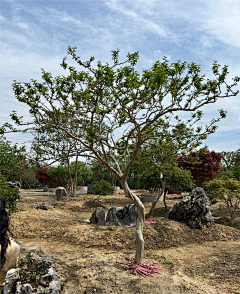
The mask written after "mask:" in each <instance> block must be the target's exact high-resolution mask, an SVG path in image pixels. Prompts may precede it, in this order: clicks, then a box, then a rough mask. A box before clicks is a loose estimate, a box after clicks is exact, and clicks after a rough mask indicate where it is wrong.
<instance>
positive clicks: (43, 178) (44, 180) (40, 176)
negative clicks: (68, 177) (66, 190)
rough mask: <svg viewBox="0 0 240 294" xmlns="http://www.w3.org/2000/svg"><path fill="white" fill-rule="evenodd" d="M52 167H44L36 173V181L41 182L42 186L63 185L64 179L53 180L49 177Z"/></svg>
mask: <svg viewBox="0 0 240 294" xmlns="http://www.w3.org/2000/svg"><path fill="white" fill-rule="evenodd" d="M52 168H53V167H52V166H43V167H40V168H39V169H38V171H37V172H36V179H37V180H38V181H39V183H40V184H44V185H46V184H54V183H55V184H56V183H61V180H62V179H59V178H52V177H50V176H48V174H47V173H48V171H49V170H50V169H52Z"/></svg>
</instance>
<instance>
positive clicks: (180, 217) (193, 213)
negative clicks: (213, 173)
mask: <svg viewBox="0 0 240 294" xmlns="http://www.w3.org/2000/svg"><path fill="white" fill-rule="evenodd" d="M168 218H169V219H172V220H175V221H179V222H185V223H186V224H187V225H188V226H189V227H190V228H192V229H202V227H203V226H204V225H206V226H207V227H209V226H211V225H212V224H213V223H214V220H213V217H212V213H211V211H210V208H209V205H208V198H207V196H206V194H205V192H204V190H203V188H200V187H198V188H196V189H194V190H193V191H192V192H191V193H190V195H189V196H186V197H184V198H183V199H182V200H181V201H180V202H179V203H176V204H174V205H173V207H172V208H171V209H170V210H169V212H168Z"/></svg>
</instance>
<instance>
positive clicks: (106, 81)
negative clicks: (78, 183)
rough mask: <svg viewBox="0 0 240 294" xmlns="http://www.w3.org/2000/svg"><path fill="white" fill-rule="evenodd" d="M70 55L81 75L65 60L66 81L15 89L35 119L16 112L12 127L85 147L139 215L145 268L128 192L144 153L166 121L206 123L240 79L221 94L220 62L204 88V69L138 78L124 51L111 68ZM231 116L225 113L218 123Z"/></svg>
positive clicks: (183, 66)
mask: <svg viewBox="0 0 240 294" xmlns="http://www.w3.org/2000/svg"><path fill="white" fill-rule="evenodd" d="M68 54H69V55H70V56H72V58H73V59H74V60H75V61H76V63H77V65H78V66H79V67H80V68H81V70H77V69H76V68H75V67H73V66H69V65H68V64H67V61H66V57H65V58H64V59H63V62H62V64H61V66H62V67H63V68H64V69H67V70H68V71H69V74H68V75H67V76H57V77H55V78H54V77H53V76H52V75H51V74H50V73H48V72H46V71H44V70H42V79H43V81H42V82H37V81H36V80H31V82H30V83H23V84H22V83H19V82H16V81H15V82H14V84H13V90H14V93H15V96H16V98H17V99H18V101H20V102H23V103H26V104H27V105H28V106H29V107H30V114H31V115H32V117H33V119H32V121H30V122H27V123H26V122H24V120H23V118H20V117H18V116H17V114H16V113H15V112H13V114H12V119H13V120H14V121H15V123H17V124H18V125H19V126H22V128H20V130H25V129H34V130H36V131H43V130H45V129H48V130H51V131H52V132H53V133H54V132H55V131H56V130H58V131H62V132H64V133H65V134H66V136H68V137H69V138H71V139H73V140H76V141H77V142H79V144H81V146H83V148H84V149H85V151H84V152H85V155H86V156H88V157H89V158H93V159H95V160H97V161H98V162H100V163H101V164H102V165H104V166H106V167H107V168H108V169H109V170H110V171H111V172H112V173H113V174H115V176H116V178H117V179H118V180H119V181H120V183H121V185H122V188H123V189H124V191H125V196H126V197H128V198H130V199H131V200H132V202H133V203H134V204H135V205H136V207H137V209H138V219H137V224H136V231H135V236H136V240H137V250H136V255H135V261H137V262H141V261H142V258H143V249H144V239H143V223H144V217H145V208H144V205H143V204H142V202H141V201H140V199H139V198H138V197H137V196H136V195H135V194H134V193H133V192H132V191H131V190H130V189H129V186H128V184H127V176H128V173H129V170H130V167H131V165H132V164H133V162H134V160H135V158H136V156H137V153H138V151H139V150H140V148H141V146H142V145H143V144H144V143H146V142H148V141H149V140H158V139H159V138H162V136H163V134H162V132H161V131H159V132H154V130H155V129H158V130H161V128H164V127H165V119H166V118H165V116H169V115H170V114H173V113H179V112H180V113H181V112H187V113H191V112H192V115H193V116H195V115H201V112H199V111H200V110H199V109H200V108H201V107H202V106H204V105H207V104H211V103H215V102H216V101H217V99H218V98H224V97H230V96H236V95H237V93H238V91H234V90H233V88H234V86H236V85H237V83H238V82H239V80H240V79H239V78H237V77H236V78H234V80H233V83H232V84H231V85H227V86H226V92H225V93H223V94H222V92H221V91H222V90H221V88H222V86H223V85H225V84H226V82H225V80H226V76H227V74H228V68H227V66H224V67H223V68H222V69H221V68H220V65H218V64H217V62H214V63H213V67H212V69H213V74H214V78H213V79H212V80H209V79H208V80H205V77H204V75H201V74H200V73H201V69H200V66H198V65H196V64H194V63H190V64H187V63H186V62H181V61H177V62H174V63H171V64H170V63H169V61H168V60H167V59H166V58H163V60H162V61H156V62H155V63H154V64H153V66H152V67H151V68H150V69H146V70H144V71H143V72H142V74H140V73H139V72H138V71H137V70H136V64H137V61H138V58H139V54H138V52H136V53H133V54H128V55H127V60H126V61H125V62H119V50H115V51H112V59H113V65H110V64H109V63H106V64H102V63H101V62H100V61H99V62H97V65H96V67H94V66H93V65H92V62H93V61H94V57H91V58H90V60H89V61H86V62H83V61H82V60H81V58H80V57H78V56H77V55H76V48H75V47H69V48H68ZM225 116H226V114H225V112H224V111H223V110H220V118H223V117H225ZM220 118H217V119H213V120H212V121H211V122H210V123H209V125H208V126H206V130H207V131H208V132H214V131H215V130H216V122H217V121H218V120H219V119H220ZM7 127H10V130H11V131H15V130H17V128H14V127H12V126H10V125H8V124H7V125H5V126H3V128H7ZM206 130H204V132H205V131H206ZM200 133H201V130H200V129H199V134H200ZM112 162H113V163H114V165H113V164H112ZM122 162H124V164H123V165H120V163H122Z"/></svg>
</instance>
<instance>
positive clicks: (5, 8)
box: [0, 0, 240, 151]
mask: <svg viewBox="0 0 240 294" xmlns="http://www.w3.org/2000/svg"><path fill="white" fill-rule="evenodd" d="M0 5H1V7H0V26H1V27H0V32H1V35H0V45H1V48H0V50H1V60H0V61H1V62H0V125H1V124H2V123H4V122H6V121H10V119H9V113H11V111H12V110H17V111H18V112H19V114H22V115H24V116H25V117H26V118H28V117H30V116H29V114H28V111H27V109H26V106H25V104H23V103H20V102H17V100H16V98H15V97H14V95H13V92H12V90H11V85H12V82H13V80H17V81H19V82H28V81H30V79H31V78H33V79H38V80H40V79H41V68H44V69H45V70H46V71H50V72H52V74H53V75H61V74H64V71H63V69H62V68H61V67H60V63H61V61H62V59H63V57H64V56H66V55H67V48H68V46H76V47H77V54H78V55H79V56H81V58H82V59H83V60H84V59H85V60H87V59H89V58H90V57H91V56H95V58H96V60H101V61H102V62H107V61H110V60H111V50H113V49H117V48H119V49H120V51H121V52H120V57H121V58H122V60H125V59H124V58H125V56H126V54H127V53H128V52H130V53H133V52H135V51H139V52H140V60H139V63H138V70H139V71H140V72H141V70H142V69H144V68H149V67H151V66H152V64H153V62H154V61H156V60H160V59H161V58H162V57H163V56H167V57H168V58H169V59H170V61H172V62H174V61H176V60H178V59H181V60H182V61H187V62H195V63H197V64H200V65H201V66H202V73H205V74H206V76H207V77H209V78H211V77H212V76H211V65H212V62H213V60H217V61H218V63H220V64H221V65H225V64H227V65H229V72H230V73H229V77H228V82H231V79H232V78H233V77H234V76H236V75H238V76H240V1H239V0H174V1H170V0H162V1H161V0H155V1H154V0H108V1H105V0H96V1H95V0H86V1H81V0H80V1H69V0H65V1H58V0H56V1H51V0H50V1H33V0H28V1H17V0H16V1H15V0H1V2H0ZM239 88H240V87H239ZM220 108H223V109H225V110H227V112H228V114H227V118H226V119H224V120H222V121H221V122H220V123H219V128H218V130H217V132H216V133H215V134H213V135H210V136H209V138H208V139H207V140H206V141H204V145H208V146H209V148H210V150H215V151H223V150H225V151H232V150H236V149H238V148H239V147H240V145H239V143H240V135H239V134H240V117H239V110H240V95H238V96H237V97H232V98H227V99H222V100H220V101H218V102H217V103H216V104H213V105H211V106H209V107H205V108H204V112H205V116H204V122H206V123H207V122H208V121H210V120H211V118H213V117H216V116H217V113H218V112H217V110H218V109H220ZM7 138H9V140H11V141H12V142H13V143H16V142H18V143H19V144H20V145H22V144H25V145H27V146H28V147H29V146H30V141H31V135H30V134H29V135H28V134H23V135H22V134H9V135H7ZM26 142H27V143H26Z"/></svg>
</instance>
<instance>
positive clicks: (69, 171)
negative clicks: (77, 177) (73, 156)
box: [67, 159, 74, 197]
mask: <svg viewBox="0 0 240 294" xmlns="http://www.w3.org/2000/svg"><path fill="white" fill-rule="evenodd" d="M67 165H68V179H69V182H70V191H71V197H73V196H74V195H73V180H72V176H71V170H70V162H69V159H68V161H67Z"/></svg>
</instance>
